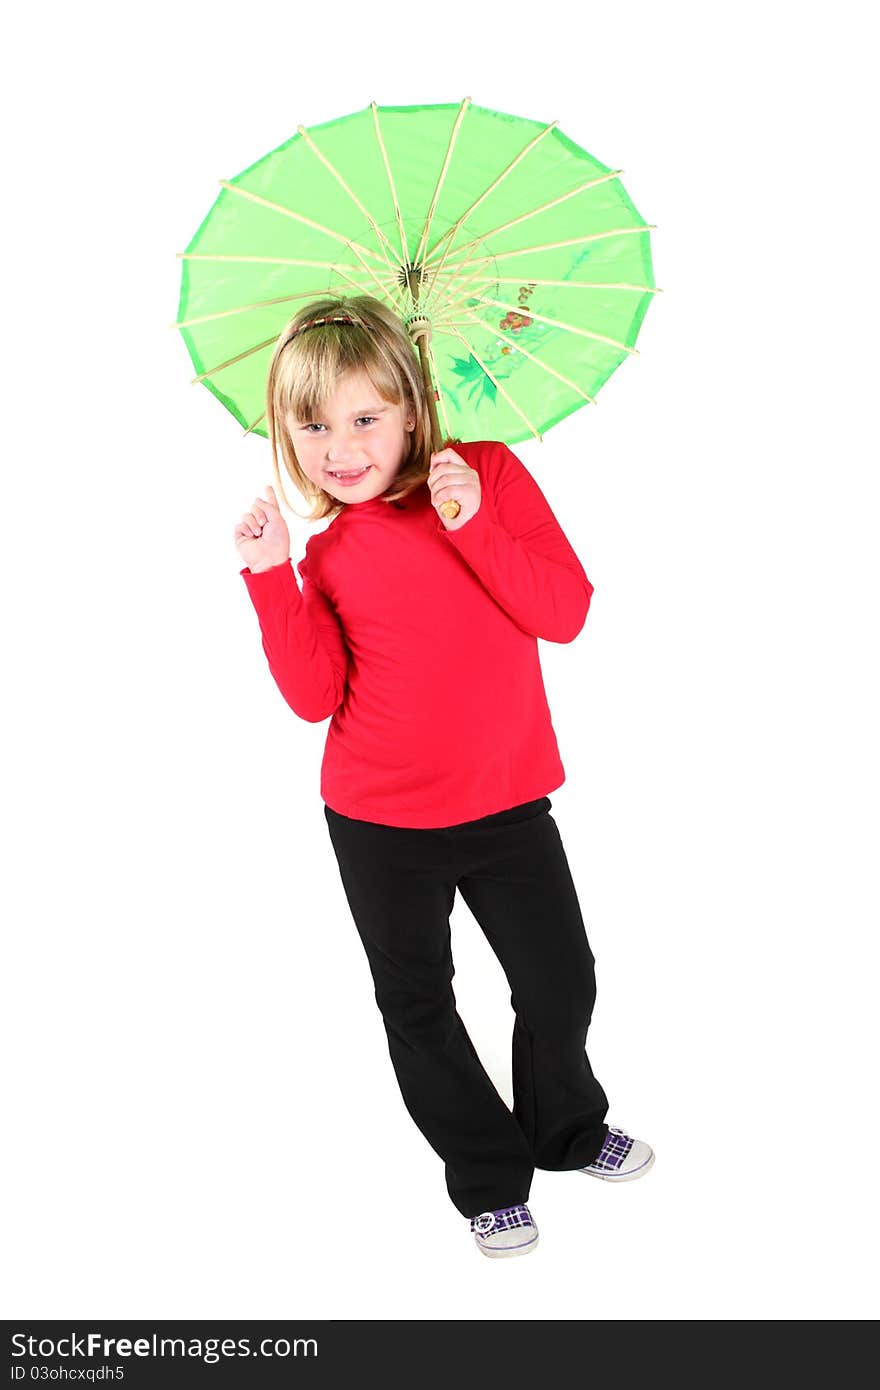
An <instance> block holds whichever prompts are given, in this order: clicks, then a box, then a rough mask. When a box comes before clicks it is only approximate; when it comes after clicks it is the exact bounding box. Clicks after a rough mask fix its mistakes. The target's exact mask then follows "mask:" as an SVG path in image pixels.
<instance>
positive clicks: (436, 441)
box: [408, 318, 461, 521]
mask: <svg viewBox="0 0 880 1390" xmlns="http://www.w3.org/2000/svg"><path fill="white" fill-rule="evenodd" d="M408 327H409V331H410V336H411V337H413V338H415V340H416V346H417V348H418V350H419V361H420V362H421V365H422V376H423V378H424V382H425V394H426V396H427V397H428V411H429V412H430V416H431V453H432V454H436V453H438V452H439V451H440V449H442V448H445V445H444V444H443V443H442V441H441V438H440V421H439V420H438V419H437V396H436V392H435V390H434V383H433V381H432V380H431V364H430V362H429V360H428V342H427V339H428V335H429V334H430V331H431V327H430V324H429V322H428V320H427V319H421V318H415V319H413V320H411V322H410V324H409V325H408ZM453 442H455V443H458V441H457V440H455V441H453V440H451V439H448V440H447V441H446V444H451V443H453ZM439 511H440V515H441V516H445V517H446V520H447V521H454V520H455V518H456V517H457V516H458V514H459V512H460V511H461V503H460V502H456V500H455V498H454V497H451V498H449V500H448V501H447V502H442V503H441V504H440V507H439Z"/></svg>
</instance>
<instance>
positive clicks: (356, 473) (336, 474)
mask: <svg viewBox="0 0 880 1390" xmlns="http://www.w3.org/2000/svg"><path fill="white" fill-rule="evenodd" d="M369 467H370V464H367V465H366V468H351V469H349V470H348V471H347V472H345V473H343V472H341V471H340V470H339V469H330V468H328V469H327V472H328V473H329V474H330V477H331V478H359V477H360V475H361V474H362V473H366V472H367V469H368V468H369Z"/></svg>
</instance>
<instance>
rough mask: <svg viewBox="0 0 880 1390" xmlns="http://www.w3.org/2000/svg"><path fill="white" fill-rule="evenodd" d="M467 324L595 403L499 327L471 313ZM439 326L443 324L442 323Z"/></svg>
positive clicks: (587, 394) (593, 398)
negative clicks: (502, 343)
mask: <svg viewBox="0 0 880 1390" xmlns="http://www.w3.org/2000/svg"><path fill="white" fill-rule="evenodd" d="M468 324H474V325H477V326H479V327H480V328H484V329H485V330H486V332H487V333H489V334H491V335H492V337H493V338H501V339H502V340H503V341H504V342H505V343H510V345H511V347H512V348H513V349H514V351H516V352H519V353H521V354H522V356H523V357H527V358H528V359H529V361H530V362H534V363H535V365H536V366H537V367H540V368H541V370H542V371H544V372H549V373H550V375H551V376H555V377H556V380H557V381H561V382H562V383H563V384H564V385H565V386H570V387H571V389H572V391H576V392H577V394H578V395H579V396H583V398H584V400H585V401H589V403H590V405H595V404H596V398H595V396H591V395H590V394H589V392H588V391H585V390H584V388H583V387H582V386H578V384H577V382H576V381H572V380H571V378H570V377H567V376H563V374H562V372H557V370H556V368H555V367H551V366H550V363H549V362H545V361H544V360H543V359H542V358H540V357H536V356H535V354H534V353H533V352H529V351H528V349H527V348H524V347H522V346H521V344H520V343H518V342H516V340H515V339H514V338H510V337H508V335H507V334H506V333H504V332H503V331H502V330H501V329H500V328H493V326H492V325H491V324H489V323H484V321H483V320H482V319H480V318H477V317H476V315H472V316H471V317H470V318H469V319H467V320H466V322H465V324H464V325H463V326H467V325H468ZM440 326H443V325H442V323H441V325H440ZM447 326H451V325H447Z"/></svg>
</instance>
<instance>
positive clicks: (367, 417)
mask: <svg viewBox="0 0 880 1390" xmlns="http://www.w3.org/2000/svg"><path fill="white" fill-rule="evenodd" d="M357 418H358V420H370V421H371V422H372V421H373V420H376V419H378V416H376V415H359V416H358V417H357ZM323 428H324V426H323V425H321V424H319V423H318V422H317V420H313V421H312V423H311V424H310V425H306V429H307V430H313V429H316V430H321V429H323Z"/></svg>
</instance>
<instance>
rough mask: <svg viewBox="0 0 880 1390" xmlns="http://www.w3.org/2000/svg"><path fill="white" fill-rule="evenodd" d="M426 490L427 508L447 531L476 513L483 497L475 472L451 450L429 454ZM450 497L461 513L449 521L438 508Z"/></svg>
mask: <svg viewBox="0 0 880 1390" xmlns="http://www.w3.org/2000/svg"><path fill="white" fill-rule="evenodd" d="M428 487H429V488H430V489H431V505H432V506H433V507H434V509H435V510H436V512H437V515H438V516H439V517H440V520H441V521H442V522H443V525H444V526H445V527H446V530H447V531H457V530H458V529H459V527H461V526H464V524H465V522H466V521H470V519H471V517H472V516H474V515H475V514H476V513H477V512H478V511H479V510H480V502H481V501H482V497H483V494H482V491H481V490H480V475H479V473H477V472H476V470H475V469H473V468H469V467H468V465H467V464H466V463H465V461H464V459H463V458H462V457H461V455H460V454H457V453H456V452H455V450H454V449H441V450H440V451H439V452H438V453H436V454H432V455H431V471H430V472H429V474H428ZM452 497H454V498H455V500H456V502H458V503H459V504H460V506H461V511H460V512H459V514H458V516H457V517H454V518H453V520H452V521H449V520H448V519H447V518H446V517H445V516H441V515H440V507H441V506H442V504H443V503H444V502H448V501H449V499H450V498H452Z"/></svg>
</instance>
